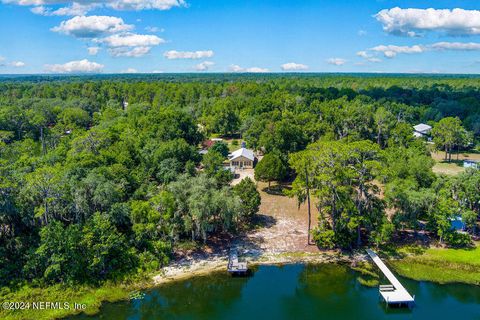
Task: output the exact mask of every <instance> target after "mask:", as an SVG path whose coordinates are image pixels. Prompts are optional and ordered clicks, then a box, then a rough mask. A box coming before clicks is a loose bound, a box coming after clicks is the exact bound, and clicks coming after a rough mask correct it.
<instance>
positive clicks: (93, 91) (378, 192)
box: [0, 74, 480, 285]
mask: <svg viewBox="0 0 480 320" xmlns="http://www.w3.org/2000/svg"><path fill="white" fill-rule="evenodd" d="M418 123H426V124H430V125H431V126H433V130H432V133H431V137H432V139H433V143H427V139H416V138H414V136H413V134H412V132H413V131H412V126H413V125H416V124H418ZM213 134H215V135H220V136H236V137H242V139H244V140H245V141H246V144H247V146H248V147H249V148H252V149H255V150H258V151H259V152H261V153H262V154H264V155H265V156H264V158H263V160H262V161H260V163H259V165H258V166H257V169H256V172H255V176H256V178H257V180H261V181H279V180H280V181H282V180H283V181H286V182H292V188H291V190H289V191H287V193H288V195H289V196H292V197H296V198H297V199H298V201H299V202H300V203H304V202H306V201H309V202H311V206H312V214H318V215H319V216H320V219H319V221H320V223H319V225H315V226H314V227H313V228H312V229H313V231H312V235H313V239H314V240H315V241H316V242H317V244H318V245H319V246H321V247H324V248H334V247H338V248H344V249H352V248H355V247H358V246H361V245H363V244H366V243H370V244H376V245H381V244H383V243H387V242H388V241H390V240H391V239H392V236H394V235H395V233H396V232H397V231H399V230H404V229H411V230H413V231H414V232H415V233H416V232H417V229H418V228H420V227H422V226H421V225H424V228H426V229H427V230H429V231H431V232H432V234H434V235H435V236H436V237H438V240H439V241H440V242H447V243H449V244H451V245H464V244H468V242H469V241H470V234H475V233H476V225H477V221H478V218H479V214H480V171H479V170H475V169H471V170H467V171H465V172H464V173H462V174H460V175H458V176H453V177H447V176H441V175H436V174H434V173H433V172H432V166H433V160H432V158H431V156H430V152H431V151H433V148H436V149H438V150H441V151H444V152H445V157H446V158H447V161H448V160H451V159H452V156H451V155H452V153H454V152H457V151H459V150H460V151H464V150H472V151H474V150H476V147H477V144H478V139H479V137H480V78H476V77H460V76H418V75H412V76H396V75H390V76H388V75H385V76H382V75H378V76H372V75H369V76H366V75H315V74H306V75H302V76H298V75H281V76H280V75H221V74H218V75H215V74H213V75H198V76H197V75H155V76H153V75H152V76H149V75H141V76H140V75H138V76H131V77H127V76H99V77H40V76H30V77H20V78H8V77H4V78H1V79H0V172H1V175H0V281H2V283H1V285H8V284H9V283H10V282H12V281H13V282H15V281H22V280H28V281H34V282H36V283H41V284H43V283H46V284H48V283H59V282H61V283H77V282H98V281H102V280H105V279H116V278H121V277H122V276H123V275H125V274H129V273H132V272H142V271H152V270H157V269H159V268H160V267H161V266H163V265H165V264H166V263H168V261H169V259H170V257H171V254H172V251H173V250H174V248H175V246H177V245H178V244H180V243H182V242H183V241H198V242H205V241H207V240H208V239H209V237H211V236H212V235H215V234H219V233H225V232H235V231H236V230H239V229H241V228H242V227H243V226H244V225H246V224H248V223H249V221H250V219H251V217H252V216H253V215H254V214H255V213H256V212H257V210H258V206H259V201H260V199H259V196H258V192H257V190H256V186H255V184H254V182H252V181H251V180H245V181H243V182H242V183H240V184H239V185H237V186H235V187H231V186H230V183H229V182H230V180H231V179H232V177H231V173H230V172H228V171H226V170H223V167H222V163H223V161H224V159H225V156H226V155H225V154H224V153H222V152H221V150H219V151H212V152H209V153H207V154H206V155H205V156H203V158H202V156H201V155H200V154H199V153H198V150H199V146H200V144H201V142H202V141H203V140H205V139H206V138H208V137H210V136H212V135H213ZM477 150H478V149H477ZM458 215H460V216H462V218H463V220H464V221H465V223H466V224H467V226H468V231H469V232H470V234H468V233H467V234H464V233H455V232H452V230H451V228H450V221H451V219H452V218H454V217H456V216H458ZM420 221H421V222H422V223H420Z"/></svg>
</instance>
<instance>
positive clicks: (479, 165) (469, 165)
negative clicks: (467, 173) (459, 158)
mask: <svg viewBox="0 0 480 320" xmlns="http://www.w3.org/2000/svg"><path fill="white" fill-rule="evenodd" d="M463 167H464V168H474V169H480V163H479V162H477V161H475V160H463Z"/></svg>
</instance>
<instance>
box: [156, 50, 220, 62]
mask: <svg viewBox="0 0 480 320" xmlns="http://www.w3.org/2000/svg"><path fill="white" fill-rule="evenodd" d="M213 54H214V53H213V51H212V50H206V51H176V50H171V51H167V52H165V53H164V54H163V56H164V57H165V58H167V59H170V60H171V59H204V58H211V57H213Z"/></svg>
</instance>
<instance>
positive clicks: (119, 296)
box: [0, 251, 475, 320]
mask: <svg viewBox="0 0 480 320" xmlns="http://www.w3.org/2000/svg"><path fill="white" fill-rule="evenodd" d="M241 257H243V258H244V259H245V261H247V262H248V264H249V267H256V266H262V265H285V264H297V263H298V264H308V263H312V264H322V263H344V264H347V265H349V266H350V267H351V268H353V269H354V270H356V269H355V267H356V266H357V264H358V263H360V264H361V263H362V262H368V261H369V258H368V255H367V254H366V253H362V251H354V252H352V253H349V254H346V253H342V252H340V251H322V252H305V251H295V252H263V253H259V252H255V253H253V252H246V253H245V254H244V255H241ZM410 258H411V257H410ZM408 259H409V257H403V258H400V259H398V258H394V257H392V256H389V257H388V258H387V261H388V262H389V263H392V262H393V263H392V264H396V263H398V262H399V261H400V262H405V263H406V262H407V261H409V260H408ZM227 263H228V258H227V255H226V254H225V253H223V254H204V255H200V256H196V257H187V258H182V259H178V260H176V261H172V262H171V263H170V264H169V265H168V266H166V267H164V268H162V270H161V271H160V272H155V273H150V274H145V275H144V276H139V277H137V278H135V277H132V278H130V279H128V280H125V281H123V282H121V283H116V284H115V283H105V284H103V285H102V286H101V287H98V288H90V287H83V288H81V289H78V290H77V289H76V290H75V291H73V290H72V291H70V290H69V289H68V288H62V287H61V286H57V287H55V286H53V287H47V288H27V289H26V290H27V292H28V295H27V294H25V292H21V291H19V292H11V296H10V297H9V298H11V299H10V300H12V301H13V298H16V299H17V300H21V298H25V297H28V298H30V299H35V298H37V300H39V301H40V300H42V299H45V298H46V297H47V296H48V295H50V296H49V298H48V299H50V300H52V299H53V300H52V301H57V300H58V299H61V297H63V296H62V293H64V292H67V295H66V297H69V298H70V300H72V299H74V300H77V301H84V302H87V303H88V305H87V309H85V310H60V311H59V310H44V312H42V313H41V314H39V313H35V314H32V313H28V312H29V311H28V310H23V311H20V310H18V311H17V312H5V310H2V311H0V317H1V318H2V319H12V320H13V319H30V318H31V317H32V316H35V318H36V319H61V318H68V317H72V316H75V315H79V314H81V313H84V314H86V315H95V314H98V313H99V312H100V311H101V307H102V306H103V305H104V304H105V303H115V302H119V301H128V300H129V299H130V296H131V294H132V292H136V291H143V290H150V289H153V288H158V287H161V286H162V285H165V284H168V283H172V282H177V281H183V280H187V279H190V278H193V277H199V276H206V275H209V274H210V273H212V272H220V271H225V272H226V266H227ZM434 268H435V267H434ZM394 269H395V272H397V273H399V274H400V275H401V276H403V277H406V278H409V279H413V280H416V281H430V282H434V283H439V284H444V283H449V282H448V281H447V282H444V281H441V280H440V279H439V280H435V279H416V277H415V274H410V275H409V274H405V273H404V272H398V270H397V268H394ZM357 271H359V270H357ZM437 271H438V270H437ZM444 271H445V270H444ZM360 272H361V271H360ZM367 274H368V273H367ZM467 284H470V285H475V284H474V283H467ZM53 288H55V289H54V290H53ZM7 297H8V296H7ZM55 299H56V300H55ZM7 301H9V300H7ZM72 302H73V301H72Z"/></svg>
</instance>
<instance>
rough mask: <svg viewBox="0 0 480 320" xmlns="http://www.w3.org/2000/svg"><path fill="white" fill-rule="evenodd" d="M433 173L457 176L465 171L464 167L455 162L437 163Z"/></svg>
mask: <svg viewBox="0 0 480 320" xmlns="http://www.w3.org/2000/svg"><path fill="white" fill-rule="evenodd" d="M432 170H433V172H435V173H438V174H446V175H451V176H454V175H457V174H459V173H462V172H463V171H465V168H464V167H463V166H459V165H458V164H457V163H454V162H450V163H449V162H437V163H435V165H434V166H433V168H432Z"/></svg>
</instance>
